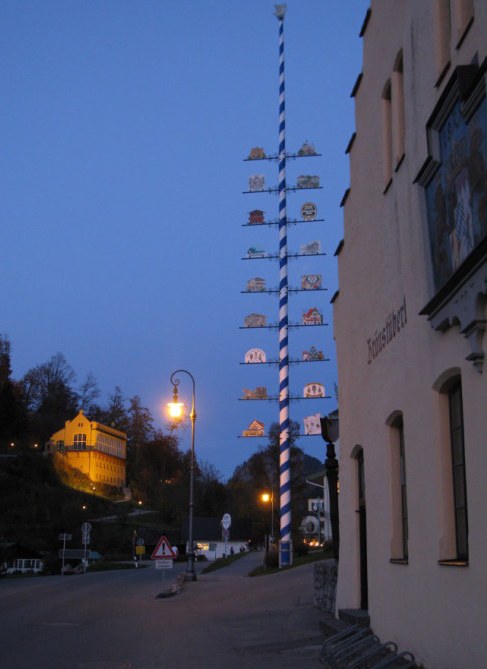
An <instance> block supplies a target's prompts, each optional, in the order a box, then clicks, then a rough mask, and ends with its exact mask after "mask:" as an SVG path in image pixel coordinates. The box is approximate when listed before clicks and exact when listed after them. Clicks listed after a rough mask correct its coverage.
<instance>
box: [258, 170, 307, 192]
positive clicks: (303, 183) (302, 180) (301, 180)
mask: <svg viewBox="0 0 487 669" xmlns="http://www.w3.org/2000/svg"><path fill="white" fill-rule="evenodd" d="M251 178H252V177H251ZM262 178H263V177H262ZM263 187H264V185H263V184H262V188H263ZM319 187H320V177H319V176H317V175H316V174H301V175H300V176H299V177H298V188H319ZM262 188H260V189H256V190H262ZM250 190H252V189H250Z"/></svg>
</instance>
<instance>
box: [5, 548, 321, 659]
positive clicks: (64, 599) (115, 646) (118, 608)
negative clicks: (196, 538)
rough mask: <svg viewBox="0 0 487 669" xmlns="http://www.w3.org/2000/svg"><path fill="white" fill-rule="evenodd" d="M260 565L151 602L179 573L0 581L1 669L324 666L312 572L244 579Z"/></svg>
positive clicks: (252, 559) (250, 563)
mask: <svg viewBox="0 0 487 669" xmlns="http://www.w3.org/2000/svg"><path fill="white" fill-rule="evenodd" d="M262 559H263V556H262V554H261V553H250V554H247V555H246V556H245V557H243V558H242V559H240V560H237V561H236V562H234V563H233V564H232V565H230V566H229V567H226V568H224V569H220V570H217V571H214V572H211V573H209V574H200V573H199V574H198V580H197V581H196V582H188V583H185V584H184V586H183V589H182V592H181V593H180V594H178V595H176V596H174V597H170V598H159V597H157V595H158V594H160V593H161V592H162V591H163V590H165V589H167V587H168V585H169V584H170V582H171V581H173V580H174V577H175V574H176V571H171V570H164V571H162V570H156V569H155V568H154V566H153V565H151V566H150V567H147V568H145V569H130V570H123V571H111V572H104V573H98V574H85V575H78V576H63V577H61V576H48V577H39V578H29V579H19V580H12V579H10V580H6V579H3V580H0V669H169V668H171V669H193V668H195V669H196V668H198V669H206V668H208V669H223V668H225V669H240V668H253V669H254V668H255V669H259V668H262V669H264V668H266V669H274V668H276V669H277V667H279V669H290V668H292V667H302V666H303V664H306V665H308V666H310V667H313V666H315V667H318V666H321V665H320V663H319V661H318V655H319V651H320V648H321V644H322V642H323V635H322V634H321V633H320V631H319V619H320V614H319V612H318V610H317V609H315V608H314V606H313V601H312V600H313V566H312V565H306V566H303V567H298V568H295V569H291V570H287V571H284V572H280V573H277V574H271V575H268V576H264V577H257V578H249V577H248V576H247V574H248V572H249V571H250V570H251V569H253V567H254V566H256V565H257V564H260V563H261V562H262ZM201 567H202V565H201V564H199V563H198V564H197V571H199V570H200V569H201ZM180 569H184V566H181V567H180ZM163 579H165V581H163Z"/></svg>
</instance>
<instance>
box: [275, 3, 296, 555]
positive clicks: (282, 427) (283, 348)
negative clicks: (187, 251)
mask: <svg viewBox="0 0 487 669" xmlns="http://www.w3.org/2000/svg"><path fill="white" fill-rule="evenodd" d="M275 7H276V11H275V15H276V17H277V19H278V21H279V184H278V191H279V493H280V537H281V538H280V542H279V566H280V567H287V566H289V565H291V563H292V550H291V447H290V443H289V356H288V306H287V300H288V280H287V218H286V121H285V96H284V15H285V13H286V5H276V6H275Z"/></svg>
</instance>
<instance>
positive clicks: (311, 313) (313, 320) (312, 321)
mask: <svg viewBox="0 0 487 669" xmlns="http://www.w3.org/2000/svg"><path fill="white" fill-rule="evenodd" d="M301 320H302V324H303V325H322V324H323V316H322V314H321V313H320V312H319V311H318V309H317V308H316V307H311V309H308V311H304V312H303V315H302V317H301Z"/></svg>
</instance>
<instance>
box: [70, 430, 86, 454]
mask: <svg viewBox="0 0 487 669" xmlns="http://www.w3.org/2000/svg"><path fill="white" fill-rule="evenodd" d="M73 448H74V450H75V451H86V434H75V435H74V438H73Z"/></svg>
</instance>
